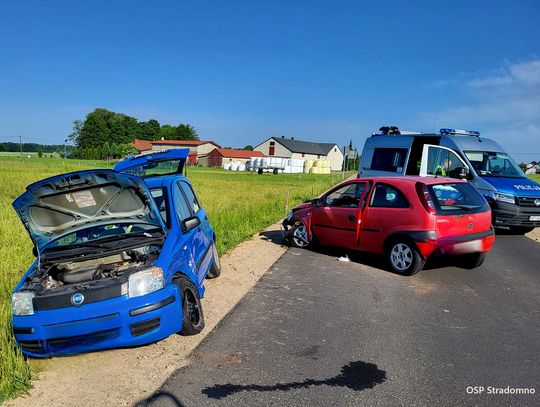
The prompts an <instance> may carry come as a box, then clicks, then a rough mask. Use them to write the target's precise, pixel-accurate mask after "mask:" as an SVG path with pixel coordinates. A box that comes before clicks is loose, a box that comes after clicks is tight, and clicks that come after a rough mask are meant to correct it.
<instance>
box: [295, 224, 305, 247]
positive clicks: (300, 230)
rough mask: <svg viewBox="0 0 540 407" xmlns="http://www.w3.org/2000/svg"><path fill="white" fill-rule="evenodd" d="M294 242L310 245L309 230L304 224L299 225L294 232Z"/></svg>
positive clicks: (300, 244) (302, 245) (299, 244)
mask: <svg viewBox="0 0 540 407" xmlns="http://www.w3.org/2000/svg"><path fill="white" fill-rule="evenodd" d="M293 239H294V243H295V244H296V245H297V246H300V247H306V246H307V245H308V243H307V241H308V237H307V230H306V227H305V226H304V225H301V226H298V227H297V228H295V229H294V232H293Z"/></svg>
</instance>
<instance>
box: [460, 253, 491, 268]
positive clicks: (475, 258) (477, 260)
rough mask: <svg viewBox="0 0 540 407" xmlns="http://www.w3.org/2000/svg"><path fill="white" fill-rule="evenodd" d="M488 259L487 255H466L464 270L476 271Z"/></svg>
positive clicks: (464, 257)
mask: <svg viewBox="0 0 540 407" xmlns="http://www.w3.org/2000/svg"><path fill="white" fill-rule="evenodd" d="M485 259H486V253H485V252H483V253H472V254H466V255H465V256H463V263H462V264H463V268H466V269H475V268H477V267H480V266H481V265H482V263H484V260H485Z"/></svg>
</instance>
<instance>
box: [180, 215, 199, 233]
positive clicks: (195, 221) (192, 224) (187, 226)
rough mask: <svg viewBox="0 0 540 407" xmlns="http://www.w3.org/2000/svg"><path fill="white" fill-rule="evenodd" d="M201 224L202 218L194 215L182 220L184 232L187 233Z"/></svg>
mask: <svg viewBox="0 0 540 407" xmlns="http://www.w3.org/2000/svg"><path fill="white" fill-rule="evenodd" d="M200 224H201V220H200V219H199V218H198V217H196V216H193V217H191V218H187V219H185V220H183V221H182V232H184V233H187V232H189V231H190V230H193V229H195V228H196V227H197V226H199V225H200Z"/></svg>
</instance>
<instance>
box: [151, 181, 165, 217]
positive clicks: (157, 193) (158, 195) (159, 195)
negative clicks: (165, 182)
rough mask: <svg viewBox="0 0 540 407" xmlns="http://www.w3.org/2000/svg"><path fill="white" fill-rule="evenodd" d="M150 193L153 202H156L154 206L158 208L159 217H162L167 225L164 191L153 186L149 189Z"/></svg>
mask: <svg viewBox="0 0 540 407" xmlns="http://www.w3.org/2000/svg"><path fill="white" fill-rule="evenodd" d="M150 193H151V194H152V198H154V202H155V203H156V206H157V207H158V209H159V214H160V215H161V219H163V222H164V223H165V224H166V225H168V217H167V199H166V196H165V191H164V189H163V188H154V189H151V190H150Z"/></svg>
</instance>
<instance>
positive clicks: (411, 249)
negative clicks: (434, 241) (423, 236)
mask: <svg viewBox="0 0 540 407" xmlns="http://www.w3.org/2000/svg"><path fill="white" fill-rule="evenodd" d="M387 257H388V261H389V263H390V266H392V269H393V270H394V271H395V272H397V273H399V274H403V275H404V276H412V275H413V274H416V273H418V272H419V271H420V270H422V268H423V267H424V264H425V260H424V259H423V258H422V256H421V255H420V252H419V251H418V249H417V248H416V246H415V245H414V244H411V243H409V242H407V241H404V240H398V241H395V242H393V243H392V244H391V245H390V247H389V249H388V252H387Z"/></svg>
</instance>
